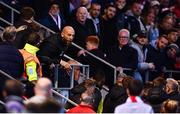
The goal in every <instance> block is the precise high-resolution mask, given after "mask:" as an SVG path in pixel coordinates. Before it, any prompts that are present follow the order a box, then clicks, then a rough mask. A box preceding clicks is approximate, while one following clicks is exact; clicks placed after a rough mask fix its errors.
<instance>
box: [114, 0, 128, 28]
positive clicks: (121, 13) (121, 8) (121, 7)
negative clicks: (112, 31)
mask: <svg viewBox="0 0 180 114" xmlns="http://www.w3.org/2000/svg"><path fill="white" fill-rule="evenodd" d="M115 6H116V19H117V30H118V31H119V30H121V29H123V28H124V26H125V19H126V18H127V15H126V14H125V12H126V10H127V0H115Z"/></svg>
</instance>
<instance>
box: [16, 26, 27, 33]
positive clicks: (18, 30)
mask: <svg viewBox="0 0 180 114" xmlns="http://www.w3.org/2000/svg"><path fill="white" fill-rule="evenodd" d="M25 29H27V25H22V26H20V27H18V28H17V29H16V32H20V31H22V30H25Z"/></svg>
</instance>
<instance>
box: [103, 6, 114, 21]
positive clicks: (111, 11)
mask: <svg viewBox="0 0 180 114" xmlns="http://www.w3.org/2000/svg"><path fill="white" fill-rule="evenodd" d="M105 14H106V16H107V17H108V18H109V19H112V18H114V16H115V15H116V8H115V7H109V8H108V9H106V10H105Z"/></svg>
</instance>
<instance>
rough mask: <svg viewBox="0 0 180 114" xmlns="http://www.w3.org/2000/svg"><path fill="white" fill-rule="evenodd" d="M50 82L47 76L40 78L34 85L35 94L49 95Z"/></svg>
mask: <svg viewBox="0 0 180 114" xmlns="http://www.w3.org/2000/svg"><path fill="white" fill-rule="evenodd" d="M51 88H52V82H51V81H50V80H49V79H48V78H40V79H39V80H38V81H37V83H36V86H35V95H37V96H45V97H50V96H51V95H52V93H51Z"/></svg>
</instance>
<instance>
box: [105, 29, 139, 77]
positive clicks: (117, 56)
mask: <svg viewBox="0 0 180 114" xmlns="http://www.w3.org/2000/svg"><path fill="white" fill-rule="evenodd" d="M129 37H130V33H129V31H128V30H127V29H121V30H120V31H119V35H118V41H119V42H118V43H119V45H116V46H114V47H112V48H110V49H109V51H108V54H107V58H108V60H109V62H110V63H111V64H113V65H114V66H116V67H118V69H119V70H122V68H130V69H132V70H134V69H136V68H137V65H138V54H137V51H136V50H135V49H134V48H132V47H130V46H129V45H128V42H129ZM125 73H129V74H130V75H132V72H125Z"/></svg>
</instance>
